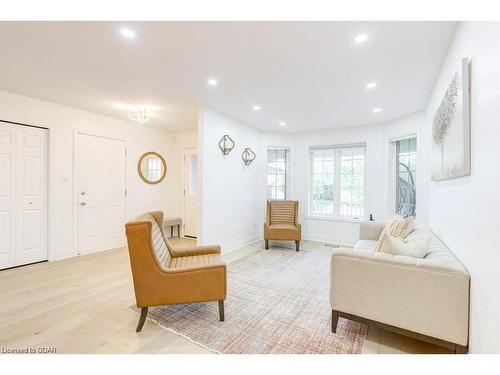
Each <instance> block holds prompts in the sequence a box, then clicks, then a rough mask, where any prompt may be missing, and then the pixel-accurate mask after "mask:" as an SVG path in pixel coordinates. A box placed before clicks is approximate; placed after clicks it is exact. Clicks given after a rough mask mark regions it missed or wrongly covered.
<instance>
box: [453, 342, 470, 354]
mask: <svg viewBox="0 0 500 375" xmlns="http://www.w3.org/2000/svg"><path fill="white" fill-rule="evenodd" d="M468 351H469V349H468V348H467V347H466V346H462V345H458V344H455V354H467V352H468Z"/></svg>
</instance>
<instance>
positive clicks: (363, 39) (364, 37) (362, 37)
mask: <svg viewBox="0 0 500 375" xmlns="http://www.w3.org/2000/svg"><path fill="white" fill-rule="evenodd" d="M367 39H368V34H359V35H357V36H356V37H355V38H354V41H355V42H356V43H363V42H366V40H367Z"/></svg>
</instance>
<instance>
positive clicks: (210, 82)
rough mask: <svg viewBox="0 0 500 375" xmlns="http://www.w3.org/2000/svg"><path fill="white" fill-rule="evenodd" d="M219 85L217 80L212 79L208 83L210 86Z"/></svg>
mask: <svg viewBox="0 0 500 375" xmlns="http://www.w3.org/2000/svg"><path fill="white" fill-rule="evenodd" d="M218 84H219V81H217V80H216V79H215V78H210V79H209V80H208V81H207V85H209V86H217V85H218Z"/></svg>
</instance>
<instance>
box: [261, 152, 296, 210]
mask: <svg viewBox="0 0 500 375" xmlns="http://www.w3.org/2000/svg"><path fill="white" fill-rule="evenodd" d="M281 150H282V151H285V198H284V199H282V200H287V199H290V193H291V166H290V164H291V149H290V148H289V147H282V146H267V148H266V185H265V186H266V200H270V199H271V198H270V197H269V196H268V185H267V179H268V176H269V170H268V168H269V158H268V154H269V151H281ZM275 176H278V175H277V174H275Z"/></svg>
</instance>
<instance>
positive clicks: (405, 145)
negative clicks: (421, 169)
mask: <svg viewBox="0 0 500 375" xmlns="http://www.w3.org/2000/svg"><path fill="white" fill-rule="evenodd" d="M416 186H417V138H409V139H403V140H400V141H397V142H396V213H397V214H399V215H401V216H403V217H407V216H415V214H416V198H417V188H416Z"/></svg>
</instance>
